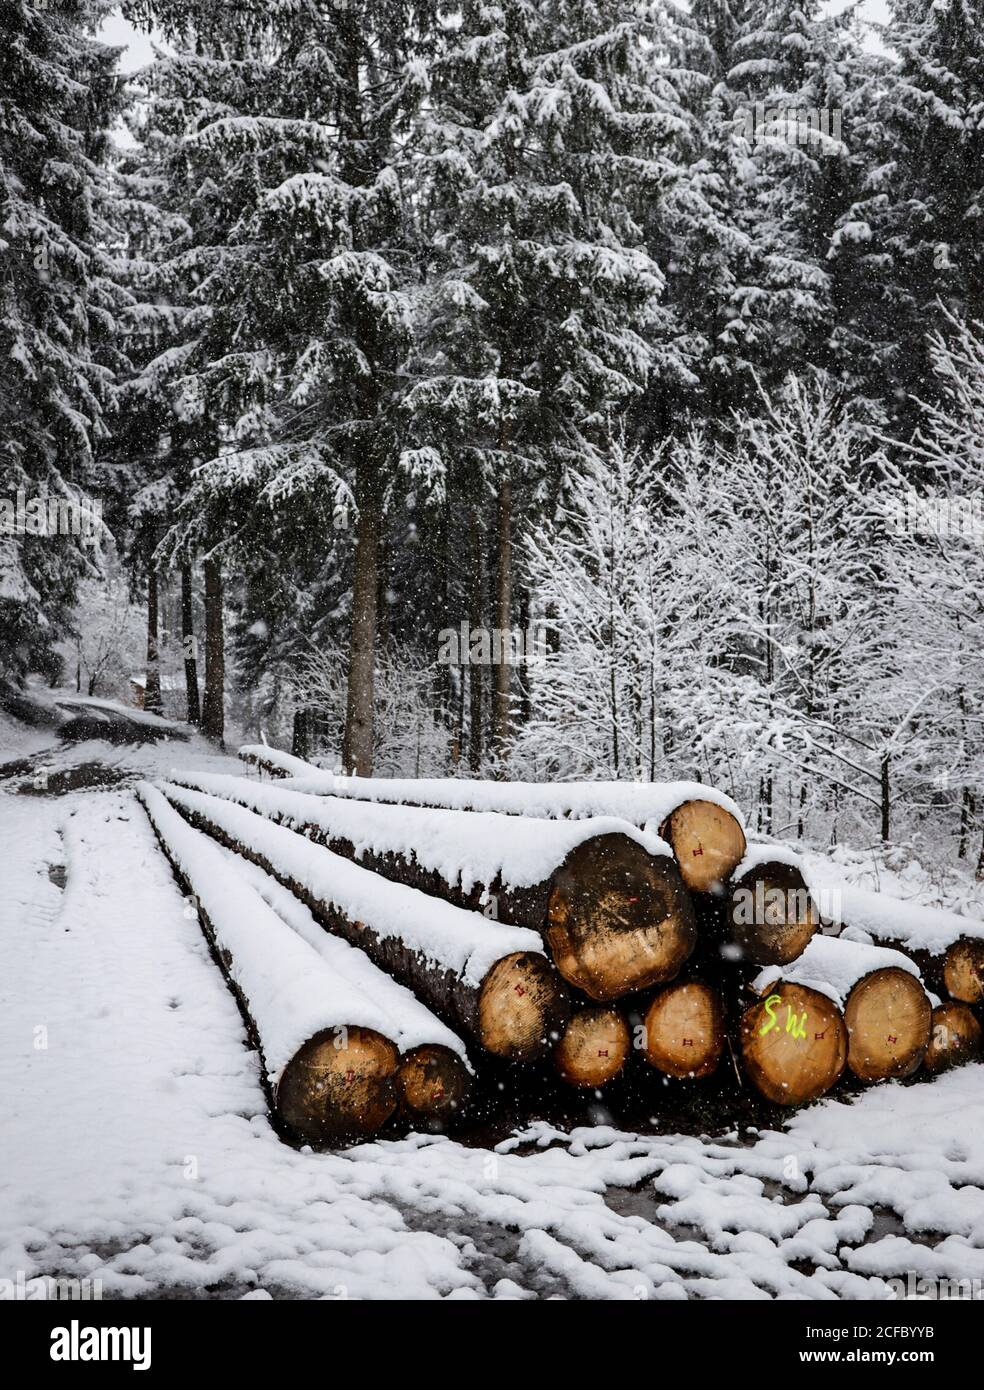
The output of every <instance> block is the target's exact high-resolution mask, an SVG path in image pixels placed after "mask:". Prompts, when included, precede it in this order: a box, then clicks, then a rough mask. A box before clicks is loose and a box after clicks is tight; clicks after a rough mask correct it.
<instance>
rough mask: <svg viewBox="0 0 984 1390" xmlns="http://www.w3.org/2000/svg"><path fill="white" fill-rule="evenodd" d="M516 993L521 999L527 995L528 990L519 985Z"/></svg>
mask: <svg viewBox="0 0 984 1390" xmlns="http://www.w3.org/2000/svg"><path fill="white" fill-rule="evenodd" d="M516 993H517V994H518V995H519V996H520V997H522V996H523V995H524V994H525V993H526V990H525V989H524V988H523V986H522V985H517V986H516Z"/></svg>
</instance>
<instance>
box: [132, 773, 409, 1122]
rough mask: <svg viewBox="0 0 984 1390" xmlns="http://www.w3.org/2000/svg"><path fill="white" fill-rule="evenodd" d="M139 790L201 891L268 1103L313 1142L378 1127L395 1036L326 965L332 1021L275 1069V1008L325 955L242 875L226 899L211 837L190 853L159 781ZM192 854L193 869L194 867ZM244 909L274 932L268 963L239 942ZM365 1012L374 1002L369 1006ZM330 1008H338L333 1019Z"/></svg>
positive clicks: (391, 1078) (184, 875) (393, 1069)
mask: <svg viewBox="0 0 984 1390" xmlns="http://www.w3.org/2000/svg"><path fill="white" fill-rule="evenodd" d="M139 795H140V798H141V801H142V802H143V805H144V807H145V809H146V811H147V814H148V817H149V818H150V822H151V826H152V827H153V830H154V833H155V835H156V837H157V840H158V843H159V844H160V846H161V849H162V850H163V852H164V854H165V855H166V857H167V859H168V860H169V862H170V863H171V866H172V868H173V870H174V874H175V877H176V878H177V880H178V882H179V883H180V884H181V886H182V887H183V888H184V889H185V890H186V892H187V893H188V895H189V896H191V897H193V898H194V900H195V904H196V907H197V911H198V917H199V921H200V924H201V927H202V931H203V933H204V935H205V938H206V940H207V941H208V943H209V946H210V948H211V952H212V956H213V958H214V959H215V961H216V963H217V964H218V966H219V968H220V969H221V970H222V972H223V974H224V975H225V977H226V981H227V983H228V985H229V987H230V989H231V991H232V993H233V995H234V997H235V999H236V1001H237V1003H238V1004H239V1008H240V1012H241V1014H242V1016H243V1020H244V1022H245V1024H246V1029H247V1032H248V1034H249V1036H250V1038H251V1040H252V1042H253V1043H254V1045H255V1047H256V1048H257V1051H258V1052H259V1053H260V1056H261V1058H262V1059H263V1065H262V1068H261V1073H262V1077H263V1084H264V1086H265V1088H266V1091H267V1095H268V1098H269V1101H270V1106H271V1109H272V1110H273V1111H274V1113H275V1114H276V1115H277V1117H278V1118H279V1120H280V1121H281V1123H282V1124H283V1125H284V1127H285V1128H286V1129H287V1130H288V1131H289V1133H290V1134H291V1135H292V1136H293V1137H295V1138H298V1139H302V1140H305V1141H308V1142H315V1143H332V1144H334V1143H341V1142H345V1141H350V1140H356V1139H365V1138H368V1137H370V1136H371V1135H373V1134H375V1133H376V1132H377V1131H378V1130H379V1129H380V1128H381V1127H382V1126H383V1124H385V1122H386V1121H387V1120H388V1119H389V1117H390V1116H391V1115H392V1114H393V1112H394V1111H395V1109H396V1105H397V1091H396V1074H397V1067H398V1065H399V1057H400V1054H399V1050H398V1048H397V1047H396V1044H395V1043H394V1042H393V1041H392V1040H391V1039H390V1038H388V1037H386V1036H385V1035H384V1034H383V1033H381V1032H380V1031H378V1030H377V1029H374V1028H370V1027H367V1026H364V1025H363V1024H359V1023H356V1022H355V1018H356V1017H357V1016H358V1014H359V1013H360V1012H361V1013H362V1015H363V1017H365V1016H366V1014H367V1008H366V1001H365V999H364V997H363V998H360V997H359V996H358V995H357V993H356V992H355V991H348V990H347V987H346V986H345V985H344V983H342V984H341V985H340V986H339V984H338V982H337V981H334V980H332V979H331V977H330V976H327V975H326V984H327V985H328V986H329V988H328V989H326V996H327V995H328V994H329V993H330V994H331V995H333V996H334V997H333V998H327V997H326V1000H325V1004H324V1014H325V1018H324V1021H325V1022H326V1023H327V1026H325V1027H322V1028H317V1029H315V1030H314V1031H313V1032H312V1033H311V1036H310V1037H308V1038H307V1040H306V1041H305V1042H304V1043H303V1044H302V1045H301V1046H300V1047H298V1048H297V1049H296V1050H293V1051H292V1055H290V1056H289V1057H287V1058H286V1060H285V1062H284V1064H283V1065H282V1066H281V1067H280V1068H279V1069H278V1071H277V1072H275V1073H274V1074H273V1075H271V1068H272V1067H273V1066H274V1065H275V1060H274V1059H275V1057H276V1055H277V1049H278V1047H280V1046H281V1043H278V1042H277V1041H276V1040H273V1041H271V1039H272V1038H273V1033H275V1032H276V1026H277V1025H278V1024H279V1022H280V1018H278V1017H277V1015H280V1016H281V1018H282V1016H283V1014H284V1011H285V1009H286V1006H287V1003H288V1002H290V1003H292V1002H293V1001H292V1000H291V999H290V995H291V991H292V990H294V991H295V993H296V992H297V987H296V986H295V983H294V982H295V981H297V980H298V979H299V978H300V975H299V971H301V970H304V969H305V968H306V967H307V966H308V963H309V961H310V967H311V968H310V972H309V973H315V974H316V973H317V971H318V969H319V962H318V961H317V958H316V957H314V956H313V953H312V955H311V956H309V954H308V953H309V952H310V948H309V947H307V946H306V945H305V944H304V943H303V942H302V941H301V940H300V939H299V938H295V937H294V935H293V933H292V931H291V928H290V927H289V926H287V924H286V923H284V922H282V921H281V920H280V919H279V918H278V917H277V916H276V914H275V913H274V912H273V911H272V910H271V909H269V908H268V907H267V905H266V904H265V903H264V902H263V900H262V898H261V897H260V896H259V894H257V893H255V892H254V891H253V890H251V889H249V888H248V887H247V886H246V885H244V884H238V885H237V886H236V901H235V902H229V901H228V899H227V898H226V897H225V892H226V891H227V889H223V887H222V886H221V885H222V883H223V878H224V874H223V870H224V867H225V866H224V864H222V863H220V862H219V860H218V858H217V857H213V856H218V851H217V850H215V848H214V846H211V845H209V844H207V843H206V844H205V845H200V844H198V845H195V846H194V848H193V853H192V854H189V853H188V847H187V843H186V841H187V836H188V835H190V834H191V833H192V832H191V831H189V830H188V827H187V826H186V825H184V823H183V822H180V824H177V823H178V821H179V818H178V817H177V816H174V815H173V808H171V807H170V805H169V804H168V803H166V802H165V803H164V805H163V806H162V805H161V804H160V802H163V801H164V799H163V798H160V802H159V801H158V799H157V796H156V795H155V793H154V789H153V788H150V787H146V786H145V787H142V788H141V789H140V793H139ZM168 812H171V816H169V815H168ZM172 818H173V821H172ZM179 831H180V832H181V833H178V832H179ZM192 863H193V864H194V866H195V867H194V869H192V868H191V867H190V865H191V864H192ZM192 874H193V877H192V876H190V875H192ZM230 914H231V915H230ZM243 916H248V917H249V919H250V920H251V921H253V922H255V921H260V922H262V923H263V926H264V929H265V930H266V931H267V932H268V933H269V937H270V958H269V964H267V962H264V964H263V967H262V970H259V969H258V968H257V963H256V961H255V960H254V959H252V958H251V956H250V953H249V950H248V949H246V950H244V951H243V953H240V951H239V945H237V943H239V944H240V945H241V944H242V943H243V941H244V940H245V936H244V935H243V934H241V933H240V932H239V931H238V930H237V927H238V924H239V923H240V922H241V920H242V917H243ZM234 948H235V951H234ZM280 968H283V971H284V979H283V989H282V990H281V991H278V994H277V999H276V1004H275V1005H272V1006H271V1004H270V1001H269V990H268V988H267V984H268V979H267V977H268V972H270V971H272V972H274V974H276V972H277V971H278V969H280ZM261 976H262V978H261ZM349 993H351V996H352V998H351V1005H352V1010H353V1013H352V1019H351V1021H349V1022H346V1021H344V1019H343V1016H342V1014H341V1012H340V1010H342V1009H344V1008H345V1007H346V1004H345V1000H346V998H347V997H348V994H349ZM257 1001H261V1007H265V1008H266V1009H268V1010H270V1009H271V1008H272V1009H273V1012H272V1013H271V1014H270V1016H269V1018H264V1016H263V1014H262V1012H260V1013H258V1012H257ZM263 1001H265V1003H264V1002H263ZM297 1003H298V1013H299V1014H302V1015H304V1013H305V1011H306V1012H307V1015H308V1016H310V1000H309V999H307V998H301V997H300V996H298V1001H297ZM319 1007H320V1006H319ZM368 1012H369V1013H373V1012H375V1010H374V1009H372V1007H371V1006H370V1007H369V1009H368ZM332 1014H334V1015H335V1018H333V1019H331V1021H329V1018H330V1016H331V1015H332Z"/></svg>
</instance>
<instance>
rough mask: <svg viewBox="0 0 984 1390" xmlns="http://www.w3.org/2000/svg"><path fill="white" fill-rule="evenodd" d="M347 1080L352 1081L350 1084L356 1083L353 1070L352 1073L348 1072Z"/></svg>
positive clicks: (346, 1074)
mask: <svg viewBox="0 0 984 1390" xmlns="http://www.w3.org/2000/svg"><path fill="white" fill-rule="evenodd" d="M345 1080H346V1081H350V1082H351V1081H354V1080H355V1072H354V1071H351V1070H350V1071H347V1072H346V1073H345Z"/></svg>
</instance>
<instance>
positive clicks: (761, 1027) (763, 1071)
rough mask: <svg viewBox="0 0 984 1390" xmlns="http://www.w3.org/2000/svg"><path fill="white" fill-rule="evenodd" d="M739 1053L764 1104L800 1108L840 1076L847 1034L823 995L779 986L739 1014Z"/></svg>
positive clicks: (787, 984) (837, 1011)
mask: <svg viewBox="0 0 984 1390" xmlns="http://www.w3.org/2000/svg"><path fill="white" fill-rule="evenodd" d="M741 1051H742V1057H743V1059H744V1063H745V1070H746V1072H747V1073H748V1076H749V1079H750V1080H751V1082H752V1084H753V1085H754V1086H755V1087H756V1089H757V1090H759V1091H760V1092H761V1093H762V1095H763V1096H765V1098H766V1099H767V1100H771V1101H773V1102H774V1103H775V1104H776V1105H803V1104H805V1103H806V1102H807V1101H810V1100H816V1099H817V1098H818V1097H819V1096H822V1095H823V1094H824V1093H825V1092H826V1091H828V1090H829V1089H830V1087H831V1086H832V1085H833V1084H834V1082H835V1081H837V1080H838V1078H839V1077H840V1075H841V1073H842V1072H843V1070H844V1067H845V1065H846V1063H847V1029H846V1028H845V1026H844V1019H843V1016H842V1014H841V1011H840V1009H839V1008H838V1007H837V1005H836V1004H835V1003H834V1002H833V1000H831V999H828V998H827V996H826V995H825V994H820V993H818V991H817V990H814V989H808V988H807V987H806V986H805V985H797V984H792V983H790V982H788V981H782V982H781V983H779V984H777V985H776V986H774V988H773V989H772V990H771V991H769V992H768V993H767V994H766V995H765V996H764V997H763V998H762V999H760V1000H759V1001H758V1002H757V1003H755V1004H753V1005H752V1006H751V1007H750V1008H748V1009H746V1010H745V1013H744V1014H743V1015H742V1020H741Z"/></svg>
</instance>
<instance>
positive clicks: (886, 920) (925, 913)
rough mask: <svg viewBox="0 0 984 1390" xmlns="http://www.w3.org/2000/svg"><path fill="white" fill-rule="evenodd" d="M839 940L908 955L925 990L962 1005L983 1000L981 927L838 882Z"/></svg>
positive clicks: (983, 924)
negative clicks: (925, 987) (859, 942)
mask: <svg viewBox="0 0 984 1390" xmlns="http://www.w3.org/2000/svg"><path fill="white" fill-rule="evenodd" d="M831 896H832V897H836V899H837V901H838V905H839V906H838V915H839V918H840V922H841V933H840V934H841V937H842V938H843V939H845V940H849V941H862V942H864V941H867V942H875V943H877V944H878V945H882V946H889V947H893V948H895V949H896V950H901V951H903V952H904V953H905V954H906V955H907V956H910V957H911V958H912V960H913V961H914V962H915V964H916V966H917V967H918V969H919V972H920V974H921V975H922V977H923V980H924V981H925V983H926V986H927V988H928V989H930V990H932V991H933V992H934V993H936V994H941V995H942V994H949V995H951V996H952V997H953V998H954V999H956V1000H957V1001H959V1002H960V1003H964V1004H979V1003H980V1002H981V1001H982V1000H984V922H977V921H974V920H973V919H972V918H969V917H964V916H961V915H960V914H959V913H956V912H946V911H944V910H943V909H941V908H935V907H926V906H924V905H923V904H922V903H916V902H905V901H904V900H903V899H901V898H893V897H891V896H890V895H889V894H888V893H876V892H873V891H872V890H871V889H868V888H856V887H854V886H853V885H852V884H849V883H838V884H837V885H836V888H835V889H834V891H833V892H832V893H831Z"/></svg>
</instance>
